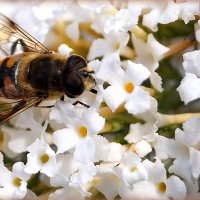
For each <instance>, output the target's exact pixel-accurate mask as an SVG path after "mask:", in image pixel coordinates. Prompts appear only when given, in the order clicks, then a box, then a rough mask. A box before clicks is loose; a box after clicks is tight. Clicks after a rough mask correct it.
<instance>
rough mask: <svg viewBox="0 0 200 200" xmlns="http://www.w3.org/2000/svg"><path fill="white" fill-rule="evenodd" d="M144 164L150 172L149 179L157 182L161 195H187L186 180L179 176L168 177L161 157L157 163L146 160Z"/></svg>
mask: <svg viewBox="0 0 200 200" xmlns="http://www.w3.org/2000/svg"><path fill="white" fill-rule="evenodd" d="M143 163H144V166H145V168H146V170H147V172H148V180H149V181H150V182H151V183H153V184H155V186H156V188H157V192H158V194H159V195H160V197H165V196H166V197H171V198H174V199H184V198H185V197H186V187H185V184H184V182H183V181H182V180H181V179H180V178H178V177H177V176H174V175H172V176H170V177H169V178H167V176H166V169H165V168H164V164H163V163H161V161H160V160H159V159H157V160H156V162H155V163H153V162H151V161H149V160H145V161H144V162H143Z"/></svg>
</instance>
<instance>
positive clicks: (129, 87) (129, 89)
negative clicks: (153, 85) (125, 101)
mask: <svg viewBox="0 0 200 200" xmlns="http://www.w3.org/2000/svg"><path fill="white" fill-rule="evenodd" d="M124 88H125V90H126V92H128V93H131V92H133V90H134V85H133V83H132V82H128V83H126V84H125V86H124Z"/></svg>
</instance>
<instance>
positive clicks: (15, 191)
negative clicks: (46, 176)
mask: <svg viewBox="0 0 200 200" xmlns="http://www.w3.org/2000/svg"><path fill="white" fill-rule="evenodd" d="M24 167H25V166H24V164H23V163H22V162H16V163H15V164H14V165H13V169H12V172H11V171H9V170H8V169H7V168H6V167H5V166H4V165H3V164H2V163H1V164H0V177H1V179H0V199H22V198H24V197H25V196H26V194H27V180H28V179H29V178H30V175H29V174H26V173H25V172H24Z"/></svg>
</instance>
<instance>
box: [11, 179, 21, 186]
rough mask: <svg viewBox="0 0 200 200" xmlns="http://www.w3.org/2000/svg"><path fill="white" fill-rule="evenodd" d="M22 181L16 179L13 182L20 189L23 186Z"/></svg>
mask: <svg viewBox="0 0 200 200" xmlns="http://www.w3.org/2000/svg"><path fill="white" fill-rule="evenodd" d="M21 181H22V180H21V179H20V178H15V179H14V180H13V185H14V186H16V187H19V186H20V185H21Z"/></svg>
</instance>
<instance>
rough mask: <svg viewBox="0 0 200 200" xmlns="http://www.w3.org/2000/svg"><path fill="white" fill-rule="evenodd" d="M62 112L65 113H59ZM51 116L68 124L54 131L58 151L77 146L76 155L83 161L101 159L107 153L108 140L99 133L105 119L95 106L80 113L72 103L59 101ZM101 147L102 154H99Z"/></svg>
mask: <svg viewBox="0 0 200 200" xmlns="http://www.w3.org/2000/svg"><path fill="white" fill-rule="evenodd" d="M62 104H65V106H66V110H64V107H65V106H62V107H61V106H60V105H62ZM62 112H63V114H64V115H59V114H60V113H62ZM56 116H59V117H56ZM69 116H70V117H69ZM50 117H51V119H55V120H56V121H58V122H63V123H65V125H66V126H67V128H65V129H62V130H57V131H55V132H54V135H53V140H54V143H55V144H56V146H57V147H58V153H63V152H65V151H67V150H70V149H71V148H74V147H75V152H74V156H75V158H76V159H77V160H78V161H80V162H83V163H88V162H91V161H98V160H101V159H102V158H103V157H104V156H105V155H106V152H107V148H108V147H107V146H108V141H107V140H106V139H105V138H103V137H101V136H98V135H97V133H98V132H99V131H100V130H101V129H102V128H103V126H104V123H105V119H104V118H102V117H101V116H99V114H98V113H97V111H96V110H95V109H94V108H89V109H87V110H85V111H83V112H82V113H81V112H80V113H78V112H77V111H76V110H75V109H74V106H72V105H71V104H68V103H66V102H65V103H63V102H60V103H59V102H57V104H56V106H55V108H54V109H53V110H52V113H51V115H50ZM100 144H101V145H100ZM103 147H104V148H105V149H103ZM99 148H100V149H101V151H102V154H98V155H97V152H99ZM95 152H96V153H95ZM103 152H105V153H103ZM103 155H104V156H103Z"/></svg>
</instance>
